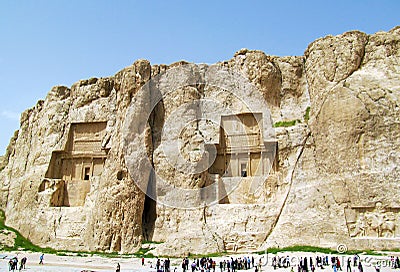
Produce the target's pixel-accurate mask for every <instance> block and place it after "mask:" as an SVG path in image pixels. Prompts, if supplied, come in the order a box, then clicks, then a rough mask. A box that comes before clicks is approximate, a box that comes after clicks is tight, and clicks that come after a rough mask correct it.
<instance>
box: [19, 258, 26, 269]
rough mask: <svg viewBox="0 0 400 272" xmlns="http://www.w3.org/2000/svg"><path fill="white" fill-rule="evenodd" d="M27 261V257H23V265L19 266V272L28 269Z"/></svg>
mask: <svg viewBox="0 0 400 272" xmlns="http://www.w3.org/2000/svg"><path fill="white" fill-rule="evenodd" d="M26 260H27V258H26V257H23V258H22V259H21V264H20V266H19V270H20V271H21V270H22V269H26V267H25V264H26Z"/></svg>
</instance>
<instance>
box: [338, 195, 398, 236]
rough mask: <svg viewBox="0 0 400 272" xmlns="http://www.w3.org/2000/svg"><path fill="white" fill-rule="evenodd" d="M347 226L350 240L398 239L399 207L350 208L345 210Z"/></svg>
mask: <svg viewBox="0 0 400 272" xmlns="http://www.w3.org/2000/svg"><path fill="white" fill-rule="evenodd" d="M345 214H346V220H347V226H348V228H349V233H350V237H352V238H400V234H399V233H398V232H399V231H398V229H399V227H398V226H399V223H400V222H399V214H400V207H395V208H394V207H384V206H383V205H382V203H380V202H377V203H376V204H375V207H352V208H350V209H347V210H346V213H345Z"/></svg>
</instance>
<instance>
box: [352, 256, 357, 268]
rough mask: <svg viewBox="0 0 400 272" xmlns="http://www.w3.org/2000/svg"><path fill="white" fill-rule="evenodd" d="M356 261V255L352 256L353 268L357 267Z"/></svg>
mask: <svg viewBox="0 0 400 272" xmlns="http://www.w3.org/2000/svg"><path fill="white" fill-rule="evenodd" d="M357 259H358V256H357V254H356V255H354V257H353V266H357Z"/></svg>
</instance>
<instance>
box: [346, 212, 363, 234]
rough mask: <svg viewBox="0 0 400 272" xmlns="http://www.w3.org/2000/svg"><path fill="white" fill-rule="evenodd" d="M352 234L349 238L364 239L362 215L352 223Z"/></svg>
mask: <svg viewBox="0 0 400 272" xmlns="http://www.w3.org/2000/svg"><path fill="white" fill-rule="evenodd" d="M352 227H353V229H354V230H353V232H352V233H351V234H350V237H364V236H366V226H365V217H364V213H360V215H359V217H358V219H357V222H356V223H354V225H353V226H352Z"/></svg>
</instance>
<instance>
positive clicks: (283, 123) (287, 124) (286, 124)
mask: <svg viewBox="0 0 400 272" xmlns="http://www.w3.org/2000/svg"><path fill="white" fill-rule="evenodd" d="M296 123H301V121H300V120H291V121H280V122H276V123H275V124H274V125H273V127H292V126H294V125H296Z"/></svg>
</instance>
